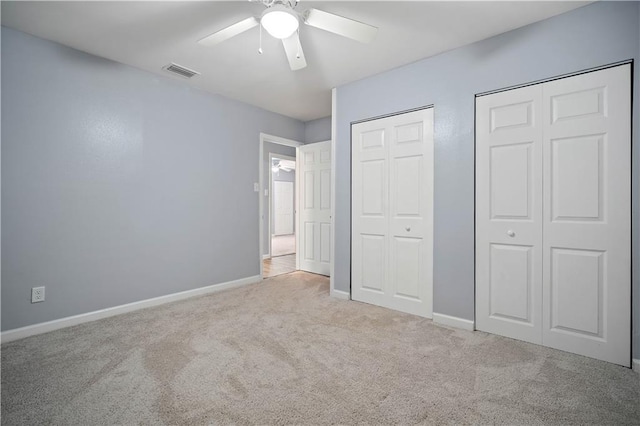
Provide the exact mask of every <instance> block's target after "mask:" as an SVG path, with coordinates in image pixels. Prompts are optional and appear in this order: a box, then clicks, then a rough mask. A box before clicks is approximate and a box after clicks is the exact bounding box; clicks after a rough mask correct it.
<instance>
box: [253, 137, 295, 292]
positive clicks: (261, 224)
mask: <svg viewBox="0 0 640 426" xmlns="http://www.w3.org/2000/svg"><path fill="white" fill-rule="evenodd" d="M265 142H269V143H275V144H278V145H284V146H291V147H294V148H295V149H296V157H297V156H298V155H297V154H298V147H299V146H302V145H303V143H302V142H298V141H294V140H292V139H286V138H282V137H280V136H274V135H269V134H267V133H262V132H261V133H260V158H259V161H258V187H259V190H258V234H259V237H258V244H259V245H258V263H259V264H260V279H261V280H262V279H263V278H264V275H263V274H264V271H263V268H262V266H263V265H262V260H263V259H262V248H263V246H264V236H263V233H264V204H265V202H264V199H265V196H264V192H263V191H264V190H263V188H264V143H265ZM269 170H271V167H269ZM269 176H271V173H269ZM268 195H269V198H271V187H269V194H268ZM294 196H295V198H296V208H295V215H296V218H295V219H294V220H295V223H297V220H298V213H297V212H298V173H296V183H295V195H294ZM270 205H271V202H270V201H269V206H270ZM269 226H271V224H269ZM269 232H271V229H269ZM269 238H271V237H269ZM297 251H298V247H296V252H297ZM269 255H271V244H269ZM297 258H298V256H296V269H298V264H297Z"/></svg>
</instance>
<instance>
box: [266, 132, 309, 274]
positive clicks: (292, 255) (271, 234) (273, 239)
mask: <svg viewBox="0 0 640 426" xmlns="http://www.w3.org/2000/svg"><path fill="white" fill-rule="evenodd" d="M300 146H302V143H300V142H297V141H293V140H289V139H284V138H280V137H277V136H271V135H267V134H264V133H261V134H260V188H261V194H260V271H261V276H262V277H263V278H269V277H273V276H276V275H281V274H285V273H289V272H293V271H296V270H297V269H298V259H296V252H297V251H298V250H297V242H296V232H297V229H296V228H297V212H296V201H297V196H298V190H299V188H297V184H296V156H297V148H298V147H300Z"/></svg>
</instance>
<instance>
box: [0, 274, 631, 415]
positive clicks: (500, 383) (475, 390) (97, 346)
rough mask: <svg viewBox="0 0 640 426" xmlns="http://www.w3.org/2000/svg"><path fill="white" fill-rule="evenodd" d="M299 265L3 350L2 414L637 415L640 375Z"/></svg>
mask: <svg viewBox="0 0 640 426" xmlns="http://www.w3.org/2000/svg"><path fill="white" fill-rule="evenodd" d="M328 290H329V289H328V279H327V278H326V277H321V276H317V275H312V274H306V273H302V272H295V273H292V274H287V275H282V276H279V277H275V278H271V279H268V280H265V281H263V282H262V283H259V284H255V285H251V286H246V287H243V288H239V289H234V290H229V291H225V292H220V293H215V294H212V295H209V296H205V297H198V298H193V299H189V300H186V301H181V302H176V303H173V304H169V305H164V306H159V307H155V308H150V309H146V310H143V311H138V312H133V313H130V314H125V315H121V316H118V317H113V318H109V319H105V320H101V321H97V322H93V323H88V324H83V325H79V326H75V327H72V328H68V329H64V330H59V331H55V332H52V333H48V334H45V335H41V336H34V337H31V338H27V339H23V340H20V341H16V342H11V343H8V344H5V345H3V346H2V423H3V424H7V425H18V424H21V425H22V424H23V425H36V424H59V425H94V424H105V425H107V424H108V425H111V424H171V425H180V424H238V425H241V424H287V423H296V424H328V423H332V424H336V423H341V424H365V423H368V424H376V425H378V424H416V423H422V424H470V423H474V424H496V423H498V424H517V425H520V424H593V425H595V424H597V425H604V424H611V425H622V424H638V423H640V377H639V376H638V375H637V374H636V373H634V372H632V371H631V370H628V369H626V368H622V367H618V366H615V365H612V364H608V363H605V362H601V361H596V360H592V359H589V358H584V357H581V356H577V355H571V354H568V353H564V352H560V351H556V350H553V349H548V348H544V347H541V346H535V345H531V344H528V343H523V342H518V341H515V340H510V339H507V338H502V337H498V336H492V335H488V334H485V333H481V332H467V331H462V330H456V329H450V328H444V327H439V326H435V325H433V324H432V322H431V321H430V320H426V319H422V318H419V317H415V316H411V315H405V314H401V313H398V312H394V311H390V310H387V309H383V308H378V307H374V306H370V305H366V304H362V303H357V302H348V301H342V300H337V299H333V298H330V297H329V295H328Z"/></svg>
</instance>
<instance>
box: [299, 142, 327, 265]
mask: <svg viewBox="0 0 640 426" xmlns="http://www.w3.org/2000/svg"><path fill="white" fill-rule="evenodd" d="M296 174H297V176H299V179H300V181H299V186H298V188H299V196H300V203H299V205H300V215H299V216H300V227H299V229H298V233H297V235H298V236H299V238H300V240H299V244H298V250H299V254H298V255H299V262H300V269H301V270H303V271H308V272H313V273H316V274H322V275H329V273H330V269H331V142H330V141H327V142H318V143H313V144H308V145H303V146H301V147H300V148H298V156H297V166H296Z"/></svg>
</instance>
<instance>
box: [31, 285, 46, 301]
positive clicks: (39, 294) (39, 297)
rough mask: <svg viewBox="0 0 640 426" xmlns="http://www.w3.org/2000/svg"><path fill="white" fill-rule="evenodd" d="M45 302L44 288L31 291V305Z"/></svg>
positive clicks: (34, 288)
mask: <svg viewBox="0 0 640 426" xmlns="http://www.w3.org/2000/svg"><path fill="white" fill-rule="evenodd" d="M38 302H44V287H33V288H32V289H31V303H38Z"/></svg>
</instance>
